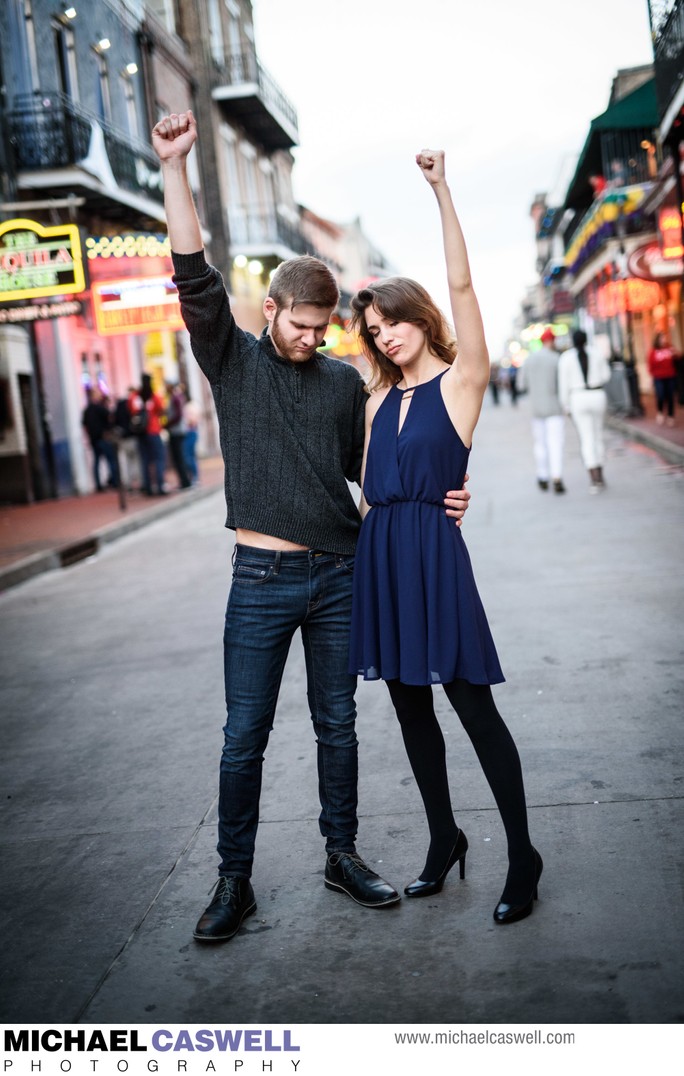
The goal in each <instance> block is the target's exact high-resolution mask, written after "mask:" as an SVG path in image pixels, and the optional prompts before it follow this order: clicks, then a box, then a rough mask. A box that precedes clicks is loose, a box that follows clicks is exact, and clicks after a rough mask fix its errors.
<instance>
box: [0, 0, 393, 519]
mask: <svg viewBox="0 0 684 1076" xmlns="http://www.w3.org/2000/svg"><path fill="white" fill-rule="evenodd" d="M0 79H1V80H2V87H3V91H4V92H3V93H0V164H1V165H2V170H1V172H0V177H1V178H0V498H2V499H3V500H5V501H32V500H35V499H41V498H45V497H55V496H61V495H67V494H72V493H83V492H88V491H89V490H90V489H92V485H93V481H92V474H91V465H90V463H91V460H90V451H89V447H88V445H87V443H86V440H85V438H84V433H83V429H82V425H81V416H82V412H83V409H84V407H85V403H86V399H87V393H88V389H89V388H91V387H93V386H97V387H99V388H100V389H101V390H102V391H103V392H104V393H105V394H106V395H107V396H108V397H109V398H110V399H111V400H112V401H114V400H117V399H121V398H123V397H125V396H126V395H127V393H128V391H129V389H130V388H131V387H132V386H136V385H138V384H139V383H140V379H141V376H142V374H143V373H144V372H146V373H149V374H151V376H152V378H153V382H154V385H155V387H156V388H157V389H158V390H161V391H163V390H164V385H165V383H167V382H169V381H171V382H175V381H179V380H180V381H181V382H183V383H184V384H185V385H186V386H188V388H189V391H190V395H191V397H192V398H193V400H194V402H195V403H196V404H198V409H199V412H200V415H201V421H200V446H201V448H202V449H203V450H204V452H205V454H206V453H215V452H217V451H218V438H217V429H216V417H215V412H214V408H213V401H212V399H211V394H210V391H209V387H208V385H207V383H206V381H205V379H204V378H203V377H202V376H201V374H200V372H199V370H198V368H197V366H196V364H195V362H194V360H193V359H192V356H191V352H190V347H189V341H188V337H187V333H186V332H185V329H184V326H183V324H182V320H181V318H180V313H179V307H178V300H177V295H176V293H175V288H174V286H173V283H172V280H171V277H172V264H171V258H170V249H169V243H168V237H167V235H166V224H165V215H164V209H163V189H162V180H161V171H160V169H159V167H158V160H157V158H156V155H155V154H154V152H153V150H152V147H151V143H150V131H151V129H152V127H153V126H154V124H155V123H156V121H157V120H158V119H159V118H160V117H161V116H163V115H165V114H167V113H169V112H180V111H183V110H185V109H187V108H189V107H192V109H193V111H194V113H195V115H196V117H197V120H198V125H199V130H200V138H199V140H198V143H197V146H196V148H195V149H193V151H192V153H191V155H190V158H189V173H190V182H191V186H192V187H193V191H194V194H195V198H196V203H197V207H198V214H199V217H200V223H201V227H202V231H203V239H204V242H205V246H206V248H207V252H208V257H209V259H210V260H211V262H212V263H213V264H214V265H216V266H217V267H218V268H219V269H220V271H221V273H222V274H223V277H224V280H225V282H226V285H227V287H228V290H229V292H230V295H231V302H232V306H233V310H234V313H235V316H236V320H237V322H238V324H240V325H241V326H242V327H243V328H245V329H247V330H249V331H252V332H254V333H259V332H261V330H262V328H263V326H264V324H265V322H264V318H263V313H262V305H263V299H264V297H265V294H266V291H267V288H268V284H269V281H270V277H271V275H272V273H273V272H274V271H275V269H276V267H277V266H278V265H279V264H280V262H281V261H283V260H284V259H287V258H290V257H293V256H296V255H299V254H304V253H311V254H314V255H316V256H318V257H321V258H323V260H325V261H326V262H327V263H328V264H329V265H330V267H331V269H332V270H333V272H334V274H335V275H336V277H337V279H338V281H339V283H340V287H341V288H342V291H343V301H342V306H341V311H340V316H339V318H338V319H337V320H338V321H339V322H340V326H342V327H343V324H344V307H345V303H348V298H349V296H348V294H347V293H346V291H345V289H347V288H351V287H352V285H353V284H355V283H356V282H357V281H359V280H361V279H364V278H367V277H369V276H372V275H379V273H382V272H384V269H383V267H382V263H383V259H382V258H381V256H380V255H379V254H378V253H377V252H376V251H375V250H374V249H373V247H372V244H370V243H369V242H368V241H367V240H366V239H365V237H364V236H363V233H362V230H361V228H360V225H359V224H358V222H355V223H354V224H353V225H340V226H338V225H334V224H331V222H324V221H322V219H321V218H319V217H317V216H316V214H315V212H313V211H311V210H305V209H303V208H302V207H301V206H299V205H298V204H297V203H296V202H295V199H294V195H293V188H292V171H293V166H294V157H293V153H292V150H293V149H294V147H295V146H296V145H297V141H298V137H299V136H298V124H297V114H296V110H295V108H294V106H293V105H292V104H291V102H290V101H289V100H288V99H287V97H286V96H285V94H284V93H283V91H282V90H281V88H280V87H279V86H278V85H277V84H276V82H275V80H274V79H273V78H272V76H271V75H270V74H269V72H268V71H267V70H266V69H265V68H264V66H263V65H262V63H261V62H260V60H259V57H258V53H257V48H256V43H255V40H254V25H253V18H252V4H251V2H250V0H182V2H181V0H88V3H87V4H83V5H82V6H79V4H78V3H77V2H75V3H74V4H73V5H71V4H68V5H67V4H62V5H59V4H57V5H56V4H54V3H53V2H52V0H4V2H3V3H2V4H0ZM345 348H346V350H345ZM351 350H352V349H351V345H350V344H349V341H347V342H346V343H345V346H344V347H342V348H341V350H340V351H338V352H335V353H336V354H338V355H339V357H342V358H346V359H348V360H349V361H351V360H352V359H353V357H354V356H353V355H352V354H351Z"/></svg>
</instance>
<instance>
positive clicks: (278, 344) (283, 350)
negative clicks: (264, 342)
mask: <svg viewBox="0 0 684 1076" xmlns="http://www.w3.org/2000/svg"><path fill="white" fill-rule="evenodd" d="M279 316H280V315H279V314H276V316H275V318H274V319H273V324H272V325H271V340H272V341H273V343H274V345H275V348H276V351H277V352H278V354H279V355H282V357H283V358H284V359H289V360H290V362H307V361H308V360H309V359H310V358H312V356H313V355H315V354H316V348H315V347H312V348H311V349H310V350H309V351H308V352H307V353H304V352H302V351H299V350H298V349H297V348H296V347H295V346H294V345H293V344H288V342H287V340H286V339H285V338H284V336H283V334H282V333H281V331H280V329H279V328H278V318H279Z"/></svg>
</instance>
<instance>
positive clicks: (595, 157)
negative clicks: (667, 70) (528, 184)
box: [565, 79, 660, 209]
mask: <svg viewBox="0 0 684 1076" xmlns="http://www.w3.org/2000/svg"><path fill="white" fill-rule="evenodd" d="M659 122H660V116H659V112H658V102H657V101H656V87H655V79H649V80H648V82H644V83H643V84H642V85H641V86H639V87H638V88H637V89H636V90H632V92H631V93H628V94H626V95H625V96H624V97H621V98H620V100H619V101H616V102H615V104H613V105H610V106H609V107H608V108H607V109H606V111H605V112H602V113H601V115H600V116H596V117H595V119H593V120H592V121H591V126H590V128H589V134H588V135H587V138H586V141H585V143H584V146H583V147H582V152H581V153H580V156H579V160H578V162H577V167H576V169H575V174H574V176H573V177H572V179H571V181H570V183H569V184H568V190H567V194H566V196H565V205H566V206H569V207H570V208H573V209H576V208H578V207H581V206H583V205H588V204H589V203H590V202H591V200H592V192H591V186H590V184H589V176H593V175H598V174H599V173H600V172H601V170H602V168H603V160H602V156H601V135H602V133H603V132H605V131H640V130H648V131H649V132H650V131H653V130H654V129H655V128H656V127H657V126H658V123H659Z"/></svg>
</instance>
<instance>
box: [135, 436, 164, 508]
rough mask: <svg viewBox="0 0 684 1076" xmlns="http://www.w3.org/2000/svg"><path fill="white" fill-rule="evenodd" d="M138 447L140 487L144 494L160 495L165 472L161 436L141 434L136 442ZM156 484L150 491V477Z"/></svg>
mask: <svg viewBox="0 0 684 1076" xmlns="http://www.w3.org/2000/svg"><path fill="white" fill-rule="evenodd" d="M138 443H139V445H140V470H141V472H142V487H143V490H144V491H145V493H152V492H156V493H162V492H163V490H164V481H165V470H166V446H165V445H164V442H163V441H162V438H161V434H158V433H143V434H141V435H140V438H139V440H138ZM153 474H154V479H155V482H156V487H155V490H154V491H153V489H152V475H153Z"/></svg>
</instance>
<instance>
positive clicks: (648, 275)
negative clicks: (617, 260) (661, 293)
mask: <svg viewBox="0 0 684 1076" xmlns="http://www.w3.org/2000/svg"><path fill="white" fill-rule="evenodd" d="M679 249H680V251H681V246H680V248H679ZM627 264H628V266H629V271H630V273H631V274H632V276H638V277H639V278H640V279H641V280H676V279H677V278H678V277H681V275H682V273H683V272H684V262H683V260H682V256H681V253H680V256H679V257H678V258H675V257H668V258H666V257H665V256H664V254H663V251H662V250H661V249H660V247H659V246H658V244H657V243H647V244H646V245H645V246H643V247H637V249H636V250H634V251H632V253H631V254H630V256H629V259H628V262H627Z"/></svg>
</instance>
